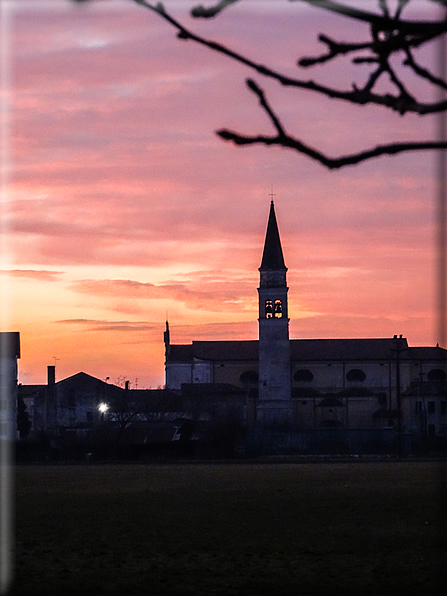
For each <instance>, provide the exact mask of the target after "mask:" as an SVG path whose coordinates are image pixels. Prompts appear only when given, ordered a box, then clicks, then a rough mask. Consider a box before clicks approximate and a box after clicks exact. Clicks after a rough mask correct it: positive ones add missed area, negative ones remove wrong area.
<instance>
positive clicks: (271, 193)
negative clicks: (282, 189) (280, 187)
mask: <svg viewBox="0 0 447 596" xmlns="http://www.w3.org/2000/svg"><path fill="white" fill-rule="evenodd" d="M269 197H270V199H271V201H272V203H273V197H276V194H275V193H274V192H273V184H272V189H271V191H270V192H269Z"/></svg>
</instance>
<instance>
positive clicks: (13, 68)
mask: <svg viewBox="0 0 447 596" xmlns="http://www.w3.org/2000/svg"><path fill="white" fill-rule="evenodd" d="M193 4H195V3H194V2H192V3H190V2H184V3H181V6H179V3H177V2H169V0H167V1H166V2H165V6H166V7H167V8H168V9H169V8H170V7H172V10H173V11H174V12H175V14H181V12H179V11H184V7H185V5H186V6H191V5H193ZM255 4H256V6H255ZM416 4H417V3H416ZM422 4H424V7H425V5H426V4H430V3H422V2H419V5H420V6H422ZM11 6H12V8H11V10H10V11H9V13H8V15H9V20H10V25H9V45H8V47H9V59H8V64H9V65H10V83H9V85H8V86H5V85H4V87H3V89H2V94H3V97H6V98H9V99H10V101H11V107H10V113H9V119H8V122H9V126H8V127H7V130H6V132H5V131H4V134H5V135H6V137H5V138H9V158H8V168H7V169H8V172H7V174H8V185H7V188H6V193H5V197H6V199H5V201H4V209H3V217H2V221H3V226H4V230H3V231H4V232H6V233H5V234H4V237H5V238H6V244H5V245H4V247H3V263H2V276H1V277H2V280H3V281H4V282H5V281H6V280H9V283H8V284H7V286H6V287H7V292H8V294H7V296H9V300H6V296H5V298H4V300H3V302H4V312H3V322H2V328H3V329H5V330H17V331H20V333H21V342H22V358H21V360H20V361H19V381H20V382H22V383H43V382H45V377H46V367H47V365H49V364H54V363H56V370H57V372H56V375H57V378H58V379H62V378H65V377H67V376H69V375H72V374H75V373H76V372H79V371H81V370H82V371H84V372H87V373H89V374H92V375H94V376H97V377H98V378H102V379H104V378H105V377H107V376H108V377H110V380H111V382H114V381H117V380H119V379H123V378H126V379H129V380H130V382H131V386H133V387H134V386H138V387H156V386H160V385H163V383H164V369H163V361H164V354H163V329H164V324H165V319H166V313H168V316H169V321H170V326H171V338H172V341H173V342H174V343H181V342H188V341H191V340H192V339H205V338H206V339H230V338H231V339H255V338H257V321H256V319H257V291H256V288H257V285H258V271H257V268H258V267H259V265H260V260H261V254H262V246H263V241H264V234H265V227H266V223H267V216H268V207H269V201H270V197H269V193H270V191H271V187H272V185H273V189H274V193H275V205H276V213H277V218H278V223H279V228H280V233H281V239H282V243H283V250H284V255H285V260H286V264H287V266H288V268H289V273H288V282H289V287H290V290H289V300H290V308H289V313H290V317H291V324H290V329H291V337H295V338H311V337H390V336H392V335H394V334H396V333H398V334H401V333H402V334H403V335H404V336H405V337H407V338H408V341H409V343H410V345H434V344H435V343H436V341H437V336H436V313H435V291H436V290H435V284H436V278H435V271H436V261H435V258H436V243H435V209H436V170H435V156H434V154H433V153H428V152H427V153H425V154H422V153H421V154H419V155H418V154H408V155H403V156H398V157H393V158H381V159H377V160H374V161H371V162H367V163H364V164H361V165H358V166H356V167H351V168H346V169H343V170H341V171H332V172H330V171H327V170H326V169H324V168H323V167H322V166H321V165H318V164H316V163H314V162H312V161H310V160H309V159H308V158H306V157H304V156H299V155H296V154H294V153H292V152H290V151H287V150H280V149H274V148H262V147H245V148H236V147H234V146H232V145H230V144H227V143H224V142H223V141H221V140H220V139H219V138H218V137H217V136H216V135H215V133H214V131H215V130H217V129H219V128H230V129H234V130H237V131H240V132H246V133H248V134H255V133H267V134H269V133H271V128H270V123H269V122H268V121H267V120H266V117H265V116H264V114H263V113H262V112H261V111H260V109H259V108H258V106H257V101H256V99H255V98H254V97H253V95H252V94H251V93H250V92H249V91H248V90H247V88H246V86H245V83H244V80H245V78H246V77H247V76H253V75H252V73H250V71H248V70H247V69H246V68H245V67H242V66H240V65H236V64H234V63H232V62H231V61H230V60H228V59H227V58H225V57H223V56H219V55H217V54H214V53H212V52H210V51H208V50H206V49H204V48H200V47H198V46H196V45H194V44H193V43H192V42H184V41H180V40H178V39H176V37H175V33H174V30H173V29H171V28H170V27H169V25H167V24H166V23H165V22H163V21H162V20H161V19H160V18H159V17H157V15H154V14H152V13H150V12H148V11H146V10H144V9H143V8H141V7H138V6H133V5H132V3H131V2H129V0H127V1H126V0H121V1H118V0H117V1H113V0H111V1H110V2H96V3H95V2H94V3H93V4H92V5H90V6H81V7H73V6H72V4H71V3H70V2H68V1H67V2H57V3H55V2H44V1H40V0H35V1H34V2H26V1H24V0H17V2H15V3H14V4H13V5H11ZM372 6H374V7H375V6H376V2H374V3H372ZM279 7H280V8H279ZM186 18H187V17H186ZM190 24H191V26H192V27H194V28H195V29H196V30H197V31H199V32H200V33H203V34H204V35H206V36H208V37H210V38H213V39H216V40H220V41H227V42H228V41H231V43H232V44H233V46H234V47H236V48H237V49H239V50H241V51H245V52H246V53H247V54H248V55H250V56H251V57H256V58H258V59H259V61H260V62H265V63H267V62H268V63H269V64H270V65H272V66H277V67H278V68H279V69H281V70H282V71H283V72H286V73H288V74H293V75H295V76H298V75H301V76H302V77H303V78H310V77H313V78H315V79H318V80H319V81H321V82H324V83H326V84H331V85H334V86H337V85H338V86H340V87H342V88H349V86H350V85H351V83H352V81H353V80H354V79H355V80H357V81H358V82H359V84H361V83H362V82H364V80H365V74H364V73H365V71H364V70H362V68H363V67H359V66H355V67H353V66H352V65H350V64H349V62H346V61H341V64H340V66H337V67H336V68H331V67H327V66H326V67H323V66H321V67H318V68H316V69H315V70H314V71H313V72H309V71H305V72H304V73H300V72H299V70H298V69H297V67H296V59H297V58H298V57H301V56H303V55H316V54H318V52H319V51H321V50H322V48H321V47H320V46H319V44H318V41H317V35H318V33H320V32H321V31H324V32H325V33H326V34H329V35H331V36H333V37H336V38H339V39H357V38H358V36H359V32H358V28H357V27H354V26H353V25H352V24H351V23H348V24H347V25H346V24H345V22H344V20H343V19H341V18H340V17H336V16H329V17H327V16H325V14H324V13H322V11H318V10H315V9H310V8H303V7H302V6H300V5H299V3H288V2H284V3H280V2H279V1H276V2H262V3H259V2H257V3H254V2H253V1H250V0H248V1H246V2H245V3H241V6H235V7H234V8H232V9H229V10H227V11H226V12H224V13H223V14H222V15H221V16H220V17H219V19H217V20H213V21H206V22H203V21H201V22H197V21H194V22H192V23H190ZM343 27H344V28H343ZM346 27H347V28H346ZM421 60H422V61H423V62H424V64H425V65H427V66H430V65H431V66H432V65H433V64H434V57H433V56H431V55H430V54H429V53H424V52H422V54H421ZM4 64H5V57H4ZM254 78H255V79H256V81H257V82H258V84H261V85H262V86H263V87H264V88H265V90H266V91H267V93H268V96H269V98H270V99H271V101H272V103H273V104H274V105H275V107H276V109H277V110H278V113H279V114H280V115H281V117H282V119H283V122H284V124H285V125H286V126H287V127H288V128H289V129H291V130H293V131H294V132H295V134H297V136H300V137H301V138H302V139H303V140H304V141H306V142H308V143H311V144H312V145H314V146H316V147H318V148H319V149H321V150H324V151H326V152H327V153H329V154H330V155H334V156H335V155H338V154H343V153H345V152H351V151H353V150H355V149H363V148H367V147H370V146H373V145H375V144H378V143H384V142H387V141H388V142H389V141H390V140H402V139H405V138H413V139H418V140H421V139H429V138H433V137H434V135H435V134H436V120H435V119H434V118H429V117H424V118H421V117H419V118H418V117H415V116H412V115H409V116H405V117H404V118H401V117H398V116H395V115H391V114H388V113H387V112H386V111H385V110H384V109H381V108H361V107H355V106H351V105H350V106H345V105H343V104H338V103H336V102H334V101H331V100H328V99H324V98H318V97H316V96H314V95H313V94H311V93H307V92H303V91H291V90H287V89H286V90H285V89H283V88H281V87H279V86H278V85H277V84H275V83H274V82H272V81H267V80H264V79H262V77H260V76H254ZM423 91H424V90H422V89H421V93H422V92H423Z"/></svg>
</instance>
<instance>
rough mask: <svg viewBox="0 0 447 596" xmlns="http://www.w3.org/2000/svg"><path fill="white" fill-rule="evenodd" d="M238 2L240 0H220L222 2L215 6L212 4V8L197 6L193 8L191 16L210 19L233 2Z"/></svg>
mask: <svg viewBox="0 0 447 596" xmlns="http://www.w3.org/2000/svg"><path fill="white" fill-rule="evenodd" d="M236 2H239V0H220V2H218V3H217V4H216V5H214V6H211V7H210V8H205V7H204V6H202V5H200V6H195V7H194V8H193V9H192V10H191V16H193V17H196V18H202V19H209V18H212V17H215V16H216V15H217V14H219V13H220V12H222V10H223V9H224V8H226V7H227V6H230V5H231V4H235V3H236Z"/></svg>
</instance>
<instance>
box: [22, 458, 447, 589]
mask: <svg viewBox="0 0 447 596" xmlns="http://www.w3.org/2000/svg"><path fill="white" fill-rule="evenodd" d="M439 466H440V464H438V463H435V462H386V463H383V462H369V463H318V464H310V463H305V464H301V463H295V464H294V463H277V464H262V463H261V464H248V463H240V464H223V463H222V464H185V465H181V464H172V465H83V466H77V465H73V466H71V465H66V466H56V465H48V466H27V465H23V466H18V467H17V469H16V481H15V490H16V537H17V542H16V549H15V557H16V566H15V575H16V580H15V585H14V589H13V591H12V592H11V593H12V594H13V595H19V594H60V595H68V594H82V595H85V596H87V595H90V594H97V595H103V594H112V595H113V594H126V595H127V594H129V595H132V594H136V595H139V594H150V595H155V596H158V595H160V596H163V595H174V594H185V595H195V596H201V595H202V594H203V595H210V596H211V595H219V596H220V595H222V596H224V595H243V596H248V595H251V596H256V595H266V596H267V595H269V596H270V595H272V596H274V595H281V596H282V595H284V596H285V595H287V596H291V595H293V594H297V595H298V594H299V595H303V594H309V595H314V594H317V595H318V594H325V595H331V594H351V593H355V594H359V595H360V594H361V595H364V594H377V595H380V596H382V595H388V594H389V595H393V596H394V595H397V594H406V595H416V594H417V595H418V596H426V595H431V594H444V590H443V589H442V586H441V585H440V577H439V571H440V567H442V563H443V561H442V556H443V553H442V552H441V549H440V547H439V543H438V538H439V505H440V502H439V498H440V494H439V490H438V487H439ZM444 562H445V563H446V564H447V561H444ZM445 593H447V592H445Z"/></svg>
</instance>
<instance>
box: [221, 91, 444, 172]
mask: <svg viewBox="0 0 447 596" xmlns="http://www.w3.org/2000/svg"><path fill="white" fill-rule="evenodd" d="M247 86H248V87H249V89H250V90H251V91H253V93H255V94H256V95H257V96H258V98H259V103H260V105H261V106H262V108H263V109H264V111H265V112H266V113H267V115H268V116H269V118H270V120H271V122H272V124H273V126H274V127H275V128H276V130H277V133H278V134H277V135H275V136H265V135H256V136H247V135H241V134H239V133H236V132H233V131H231V130H226V129H222V130H219V131H217V133H216V134H217V135H218V136H219V137H221V138H222V139H224V140H225V141H232V142H233V143H235V144H236V145H259V144H262V145H266V146H272V145H273V146H279V147H285V148H289V149H293V150H295V151H297V152H298V153H303V154H304V155H307V156H308V157H310V158H312V159H314V160H315V161H318V162H319V163H321V164H323V165H324V166H326V167H327V168H329V169H337V168H341V167H343V166H347V165H355V164H358V163H360V162H362V161H366V160H368V159H371V158H373V157H380V156H381V155H396V154H398V153H403V152H408V151H422V150H427V149H431V150H433V149H447V141H446V142H437V141H422V142H407V143H389V144H386V145H377V146H376V147H374V148H372V149H367V150H365V151H360V152H358V153H352V154H350V155H343V156H341V157H336V158H330V157H328V156H326V155H324V153H321V151H318V150H317V149H314V148H313V147H311V146H310V145H306V144H305V143H303V142H302V141H300V140H299V139H297V138H295V137H293V136H291V135H289V134H287V133H286V132H285V130H284V127H283V126H282V124H281V122H280V120H279V118H278V117H277V116H276V115H275V113H274V112H273V110H272V108H271V107H270V105H269V104H268V102H267V99H266V97H265V94H264V91H263V90H262V89H261V88H260V87H259V86H258V85H257V84H256V83H255V82H254V81H253V80H251V79H248V80H247Z"/></svg>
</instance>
